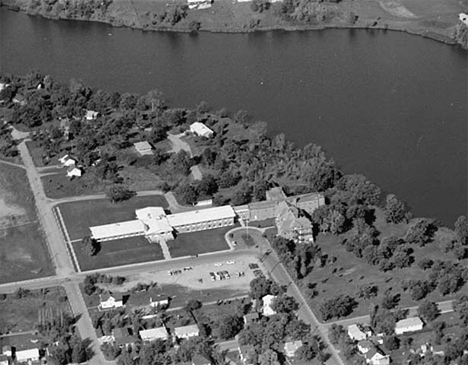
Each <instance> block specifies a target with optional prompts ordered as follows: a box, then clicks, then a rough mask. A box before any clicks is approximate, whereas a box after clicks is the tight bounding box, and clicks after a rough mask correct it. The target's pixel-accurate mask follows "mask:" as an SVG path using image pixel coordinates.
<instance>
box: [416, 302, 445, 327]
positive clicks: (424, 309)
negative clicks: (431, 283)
mask: <svg viewBox="0 0 468 365" xmlns="http://www.w3.org/2000/svg"><path fill="white" fill-rule="evenodd" d="M418 314H419V316H420V317H422V318H424V319H425V320H426V321H428V322H432V321H433V320H434V319H436V318H437V317H438V316H439V314H440V310H439V307H438V306H437V304H436V303H434V302H431V301H429V300H425V301H423V302H422V303H421V304H419V307H418Z"/></svg>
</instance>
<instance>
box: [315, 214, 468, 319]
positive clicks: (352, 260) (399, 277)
mask: <svg viewBox="0 0 468 365" xmlns="http://www.w3.org/2000/svg"><path fill="white" fill-rule="evenodd" d="M376 227H377V229H378V230H379V231H381V236H380V238H382V237H386V236H389V235H391V234H393V235H395V236H403V235H404V232H406V229H407V225H406V224H403V223H402V224H399V225H390V226H386V227H384V224H383V221H382V218H381V217H379V216H378V218H377V221H376ZM447 235H448V233H447V231H445V230H443V229H441V230H440V231H438V232H437V233H436V236H435V239H434V241H433V242H431V243H429V244H427V245H426V246H425V247H423V248H420V247H416V246H412V248H413V249H414V253H413V254H412V255H413V256H414V258H415V262H414V263H413V265H412V266H411V267H407V268H403V269H393V270H391V271H388V272H386V273H385V272H382V271H380V270H379V269H378V268H377V267H376V266H371V265H369V264H367V263H366V262H365V261H364V260H363V259H358V258H357V257H356V256H354V254H352V253H349V252H347V250H346V248H345V247H344V246H343V245H341V244H340V243H339V238H337V237H336V236H333V235H330V234H327V235H319V237H318V238H317V243H318V245H319V246H320V247H321V248H322V252H323V253H324V254H326V255H328V257H329V258H331V257H336V258H337V260H336V262H334V263H333V264H331V263H327V264H326V265H325V266H324V267H323V268H317V267H316V268H314V270H313V271H312V273H311V274H310V277H309V278H310V281H311V282H313V283H316V284H317V285H316V287H315V289H316V290H317V291H318V293H319V295H318V297H317V298H316V299H313V300H311V301H309V304H310V305H311V308H312V310H313V311H314V312H315V313H320V312H319V310H318V309H319V306H320V304H321V303H322V302H323V301H325V300H327V299H329V298H331V297H335V296H336V295H337V293H339V294H343V295H350V296H352V297H356V292H357V291H358V287H359V286H360V285H363V284H372V285H376V286H377V287H378V295H377V297H375V298H372V299H369V300H361V301H360V305H359V307H357V308H356V309H355V310H354V312H353V313H352V315H351V316H353V317H354V316H362V315H366V314H369V313H368V312H369V308H370V305H371V304H372V303H373V304H378V303H380V302H381V299H382V297H383V294H384V292H385V290H386V289H388V288H391V289H392V292H393V293H394V294H397V293H400V294H401V299H400V302H399V307H411V306H417V305H418V303H417V302H416V301H413V300H412V299H411V297H410V294H409V293H408V292H403V290H402V289H401V282H402V281H403V280H408V279H413V280H424V279H426V276H427V275H428V273H427V272H425V271H423V270H421V269H419V267H418V266H417V262H418V261H419V260H420V259H421V258H423V257H424V258H429V259H432V260H434V261H435V260H437V259H445V260H452V261H456V260H455V258H454V256H453V254H452V253H449V254H443V253H442V251H441V247H442V245H443V243H444V242H446V240H447V237H448V236H447ZM462 264H465V265H466V264H468V260H464V261H463V262H462ZM334 270H336V271H335V272H333V271H334ZM467 287H468V284H465V286H464V287H463V288H462V289H461V291H463V290H465V291H466V290H467ZM453 297H454V295H447V296H442V295H441V294H440V293H439V291H438V289H436V290H434V291H433V292H432V293H430V294H429V295H428V296H427V299H429V300H432V301H436V302H439V301H445V300H450V299H453Z"/></svg>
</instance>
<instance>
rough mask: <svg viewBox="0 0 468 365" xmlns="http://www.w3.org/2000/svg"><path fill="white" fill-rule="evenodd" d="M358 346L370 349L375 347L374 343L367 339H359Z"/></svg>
mask: <svg viewBox="0 0 468 365" xmlns="http://www.w3.org/2000/svg"><path fill="white" fill-rule="evenodd" d="M358 346H359V347H362V348H365V349H371V348H373V347H375V345H374V344H373V343H372V342H370V341H368V340H362V341H359V342H358Z"/></svg>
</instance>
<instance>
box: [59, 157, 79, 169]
mask: <svg viewBox="0 0 468 365" xmlns="http://www.w3.org/2000/svg"><path fill="white" fill-rule="evenodd" d="M58 160H59V162H60V163H61V164H62V166H63V167H70V166H75V165H76V160H75V159H74V158H73V157H70V156H69V155H65V156H63V157H60V158H59V159H58Z"/></svg>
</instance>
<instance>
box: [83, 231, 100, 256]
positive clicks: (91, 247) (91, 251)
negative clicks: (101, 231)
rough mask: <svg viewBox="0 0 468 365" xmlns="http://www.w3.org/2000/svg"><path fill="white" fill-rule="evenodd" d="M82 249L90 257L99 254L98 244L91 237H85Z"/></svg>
mask: <svg viewBox="0 0 468 365" xmlns="http://www.w3.org/2000/svg"><path fill="white" fill-rule="evenodd" d="M81 248H82V249H83V251H84V252H85V253H86V254H88V255H89V256H94V255H96V253H97V252H98V243H97V241H96V240H95V239H93V238H91V237H90V236H85V237H83V239H82V241H81Z"/></svg>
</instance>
